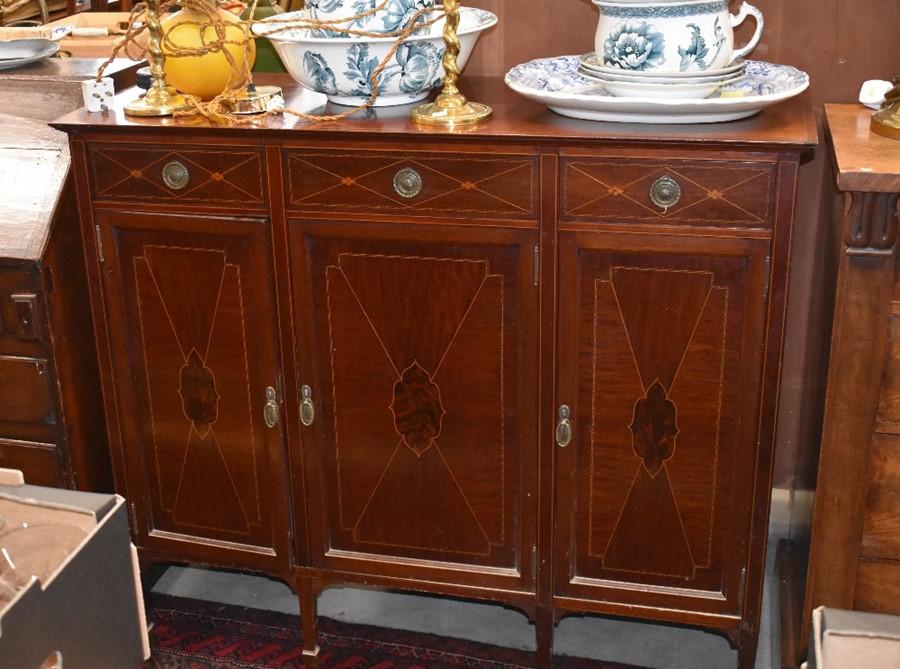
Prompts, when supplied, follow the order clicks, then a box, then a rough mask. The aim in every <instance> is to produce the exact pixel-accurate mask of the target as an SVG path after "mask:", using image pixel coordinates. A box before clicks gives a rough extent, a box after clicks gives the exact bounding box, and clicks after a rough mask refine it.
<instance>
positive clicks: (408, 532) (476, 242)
mask: <svg viewBox="0 0 900 669" xmlns="http://www.w3.org/2000/svg"><path fill="white" fill-rule="evenodd" d="M429 227H430V228H431V226H429ZM361 232H364V233H365V234H366V235H371V237H368V236H366V237H361V236H359V235H360V234H361ZM494 233H495V234H494ZM426 234H427V241H426V237H425V236H424V235H426ZM535 237H536V236H535V235H534V234H533V231H521V230H518V231H510V230H492V231H490V232H486V231H484V230H481V231H477V232H472V231H471V230H469V231H465V230H461V229H460V228H455V229H449V228H447V229H444V228H440V227H437V226H435V227H434V228H433V229H429V230H428V231H427V232H424V231H423V230H422V226H408V227H403V226H384V227H381V226H375V225H373V226H372V227H369V226H368V225H367V226H366V227H361V226H359V225H358V224H356V225H355V226H354V225H343V224H337V223H330V224H316V223H301V222H296V223H294V224H292V237H291V244H292V253H293V255H294V262H295V264H296V265H298V268H297V269H296V270H295V281H296V283H295V293H296V295H298V296H303V300H301V301H300V303H299V304H298V308H299V313H298V321H299V322H300V323H302V327H303V328H304V332H308V340H309V344H308V346H307V347H303V346H301V349H305V350H302V351H301V356H300V358H301V367H302V368H301V370H300V373H299V377H300V378H299V383H300V384H306V385H309V386H310V387H311V390H312V394H313V396H314V397H315V398H316V409H317V412H318V415H317V418H316V422H315V424H314V425H313V426H311V427H309V428H308V429H307V431H306V432H304V447H305V448H306V447H307V446H308V445H310V444H314V448H313V449H310V453H309V454H308V456H309V457H310V458H312V459H313V460H314V461H317V463H318V464H319V465H320V467H318V468H317V467H312V468H307V471H321V472H322V477H321V480H320V481H318V482H317V483H316V485H315V486H313V489H315V488H316V487H319V488H320V489H321V495H315V494H313V495H312V497H313V498H314V499H321V500H322V502H321V504H322V508H321V509H320V510H318V512H316V511H315V510H313V512H312V514H311V515H312V518H311V520H310V522H311V523H317V522H321V527H319V528H317V529H314V530H313V534H314V536H315V535H318V536H319V537H321V545H320V546H319V548H318V550H316V549H315V548H314V551H313V552H314V553H317V554H318V557H317V560H319V561H322V560H324V561H325V562H326V563H328V564H332V566H334V565H338V564H346V563H342V562H341V561H342V560H350V561H352V560H353V559H354V556H355V557H358V558H360V560H359V562H360V563H362V564H354V565H353V566H352V567H348V568H352V569H355V570H367V569H372V564H374V563H373V558H374V559H376V560H377V559H378V557H383V558H386V559H387V562H389V563H392V564H396V563H397V560H396V558H405V559H407V562H405V563H404V565H405V568H406V569H407V572H406V575H407V576H413V575H414V574H415V572H416V566H417V565H419V566H424V565H425V564H426V563H427V564H430V565H432V566H433V565H440V564H447V563H449V564H456V565H459V564H462V565H466V566H469V567H473V568H474V570H475V571H477V568H478V567H479V566H481V567H492V568H499V569H500V570H504V571H502V572H499V571H497V572H495V573H496V574H501V573H502V575H503V577H504V578H512V579H513V580H518V579H520V578H522V576H521V574H520V572H521V571H522V569H523V568H524V567H526V566H528V565H530V564H531V562H530V560H531V559H532V556H531V548H530V546H533V538H534V527H533V525H534V523H533V520H532V519H533V517H534V515H533V514H534V504H535V501H534V495H531V494H529V491H531V490H533V489H534V487H535V483H534V470H535V462H536V451H535V443H536V437H535V433H536V411H537V403H536V386H537V384H536V382H535V370H536V362H537V337H536V332H537V328H536V315H535V308H536V305H537V285H536V281H535V273H534V262H535V246H534V239H535ZM306 339H307V337H301V340H306ZM314 504H315V502H314ZM526 545H527V546H528V548H525V546H526ZM523 552H525V553H527V555H525V556H523ZM523 560H525V561H526V562H525V563H523ZM417 561H418V562H417ZM377 569H378V571H380V572H382V573H383V572H384V571H385V565H384V562H382V564H381V565H380V566H379V567H378V568H377ZM527 571H528V572H529V574H528V576H527V577H528V578H531V574H530V571H531V570H530V568H529V569H528V570H527ZM419 576H421V575H420V574H419ZM459 578H463V579H464V578H465V576H460V577H459Z"/></svg>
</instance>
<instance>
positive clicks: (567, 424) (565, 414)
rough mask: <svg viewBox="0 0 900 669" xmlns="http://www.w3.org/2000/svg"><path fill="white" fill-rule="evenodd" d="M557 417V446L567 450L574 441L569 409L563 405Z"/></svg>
mask: <svg viewBox="0 0 900 669" xmlns="http://www.w3.org/2000/svg"><path fill="white" fill-rule="evenodd" d="M557 415H558V416H559V419H558V420H557V422H556V445H557V446H559V447H560V448H565V447H566V446H568V445H569V442H570V441H572V421H570V420H569V407H567V406H566V405H565V404H561V405H560V407H559V411H558V412H557Z"/></svg>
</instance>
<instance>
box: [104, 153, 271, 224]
mask: <svg viewBox="0 0 900 669" xmlns="http://www.w3.org/2000/svg"><path fill="white" fill-rule="evenodd" d="M88 164H89V168H90V179H91V192H92V195H93V197H94V199H95V200H96V201H98V202H103V201H116V202H122V201H125V202H147V203H167V204H188V205H191V204H193V205H198V204H199V205H210V206H222V207H234V206H235V205H241V206H242V207H250V208H256V209H265V208H266V185H265V184H266V179H265V156H264V154H263V152H262V150H261V149H243V148H226V149H223V148H221V147H217V146H202V147H191V148H172V147H169V146H157V145H149V146H141V145H129V146H121V145H118V146H115V145H105V144H99V143H98V144H93V145H90V146H89V148H88Z"/></svg>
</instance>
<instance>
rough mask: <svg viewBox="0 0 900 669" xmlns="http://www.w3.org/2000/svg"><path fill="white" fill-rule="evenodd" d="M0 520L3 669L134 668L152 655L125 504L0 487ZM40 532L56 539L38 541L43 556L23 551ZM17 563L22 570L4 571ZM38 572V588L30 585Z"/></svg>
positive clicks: (90, 495)
mask: <svg viewBox="0 0 900 669" xmlns="http://www.w3.org/2000/svg"><path fill="white" fill-rule="evenodd" d="M6 471H7V472H8V471H9V470H6ZM0 472H2V470H0ZM0 515H2V516H3V517H4V520H5V524H4V525H3V527H0V549H9V550H8V551H4V550H0V559H3V560H4V561H5V562H4V563H3V564H2V565H0V566H2V567H3V569H2V570H0V576H2V577H3V578H4V580H5V582H6V591H5V597H4V599H3V600H0V601H2V602H3V603H0V667H10V669H12V668H13V667H15V668H16V669H32V668H33V669H38V667H41V666H46V665H44V663H45V661H46V660H47V659H48V658H55V661H56V665H58V666H64V667H65V669H102V668H105V667H110V668H113V667H115V668H116V669H131V668H134V669H137V667H138V666H140V664H141V662H143V661H144V660H145V659H147V658H148V657H149V655H150V651H149V642H148V638H147V625H146V619H145V616H144V604H143V596H142V594H141V586H140V578H139V572H138V566H137V553H136V551H135V549H134V546H133V545H132V544H131V541H130V535H129V531H128V516H127V513H126V506H125V500H124V499H123V498H122V497H120V496H118V495H101V494H95V493H85V492H76V491H72V490H62V489H56V488H44V487H40V486H30V485H24V484H22V485H15V484H13V485H4V484H0ZM26 522H28V523H31V524H30V525H29V527H28V528H25V527H23V523H26ZM50 523H53V525H47V524H50ZM41 524H44V525H43V527H44V529H45V530H50V529H54V530H56V532H58V533H59V535H58V536H60V537H63V538H62V539H58V538H57V539H54V540H53V541H51V542H47V541H46V536H48V535H47V534H45V535H43V537H41V535H40V534H39V535H38V536H39V537H41V542H40V543H39V544H38V545H39V546H40V550H39V551H27V550H25V549H24V548H23V545H25V544H23V542H22V541H21V539H22V538H23V537H24V536H27V535H26V534H25V533H27V532H28V531H32V532H33V531H34V529H35V528H37V527H40V526H41ZM31 536H32V539H31V541H33V537H34V536H35V535H34V534H32V535H31ZM13 537H18V541H13V540H12V538H13ZM48 544H50V545H52V546H53V548H52V549H47V548H45V547H46V546H47V545H48ZM61 547H62V548H61ZM16 548H18V552H16V550H14V549H16ZM14 555H18V556H19V558H18V562H19V566H20V567H22V568H11V567H10V563H11V562H12V560H11V559H10V558H12V557H13V556H14ZM26 555H27V556H32V557H29V558H28V559H27V560H26V559H24V557H23V556H26ZM34 556H38V557H34ZM25 567H27V568H25ZM45 570H46V571H47V573H48V574H49V575H47V576H45V577H43V578H41V579H40V580H39V579H37V578H35V579H31V578H30V577H28V574H30V573H32V572H34V571H41V572H43V571H45ZM23 583H24V585H23ZM10 584H11V585H13V586H14V587H12V588H10V587H9V585H10ZM56 665H52V664H51V665H49V666H56Z"/></svg>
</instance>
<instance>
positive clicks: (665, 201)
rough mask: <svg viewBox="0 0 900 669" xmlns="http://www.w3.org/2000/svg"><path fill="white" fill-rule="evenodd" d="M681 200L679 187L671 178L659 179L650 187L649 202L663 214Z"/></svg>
mask: <svg viewBox="0 0 900 669" xmlns="http://www.w3.org/2000/svg"><path fill="white" fill-rule="evenodd" d="M680 199H681V186H679V185H678V182H677V181H675V179H673V178H672V177H660V178H659V179H657V180H656V181H654V182H653V185H652V186H650V201H651V202H652V203H653V204H655V205H656V206H657V207H659V208H660V209H662V210H663V213H665V212H666V211H667V210H668V209H669V207H674V206H675V205H676V204H678V200H680Z"/></svg>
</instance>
